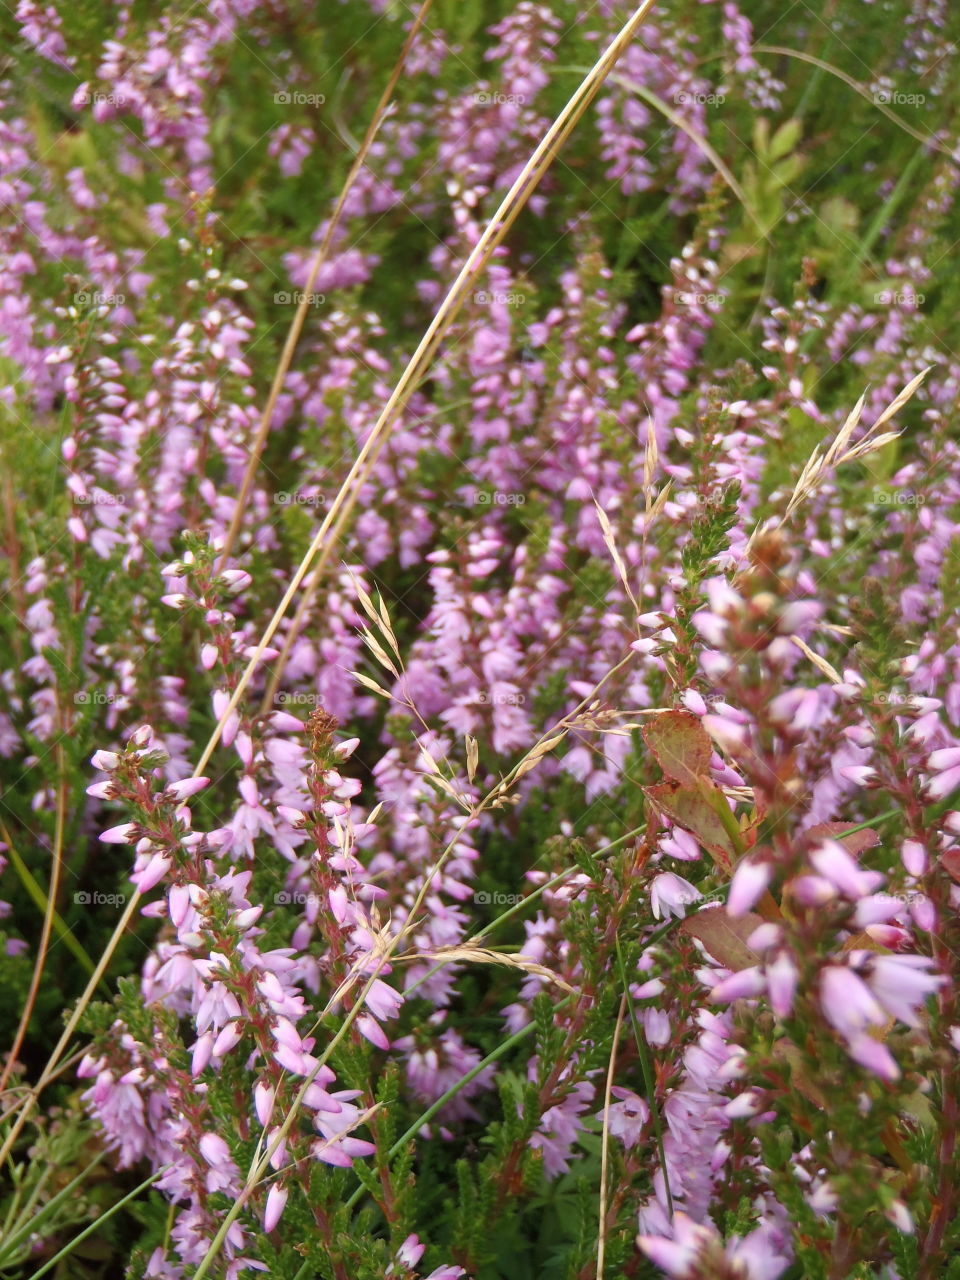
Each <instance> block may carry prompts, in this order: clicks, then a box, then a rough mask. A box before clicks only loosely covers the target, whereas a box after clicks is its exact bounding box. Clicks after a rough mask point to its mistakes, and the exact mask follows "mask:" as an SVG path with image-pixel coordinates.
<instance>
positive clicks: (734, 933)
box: [679, 907, 763, 970]
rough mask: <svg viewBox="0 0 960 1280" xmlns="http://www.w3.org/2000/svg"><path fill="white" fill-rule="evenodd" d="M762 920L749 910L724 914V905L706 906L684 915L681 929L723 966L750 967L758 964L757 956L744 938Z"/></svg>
mask: <svg viewBox="0 0 960 1280" xmlns="http://www.w3.org/2000/svg"><path fill="white" fill-rule="evenodd" d="M762 924H763V919H762V918H761V917H760V916H758V915H754V913H753V912H752V911H748V912H747V914H746V915H744V916H731V915H728V914H727V909H726V907H706V908H704V910H703V911H698V912H697V914H696V915H693V916H687V917H686V919H684V920H683V921H681V923H680V926H679V927H680V928H681V929H682V930H683V932H684V933H687V934H689V935H690V936H691V937H692V938H697V939H699V941H700V942H702V943H703V945H704V946H705V947H706V949H707V950H708V951H709V952H710V954H711V955H712V956H713V958H714V960H716V961H717V963H718V964H722V965H723V967H724V968H725V969H736V970H739V969H749V968H750V966H751V965H755V964H760V962H761V961H760V956H758V955H757V953H756V951H754V950H752V949H751V948H750V947H748V946H747V939H748V938H749V937H750V935H751V933H753V931H754V929H757V928H759V926H760V925H762Z"/></svg>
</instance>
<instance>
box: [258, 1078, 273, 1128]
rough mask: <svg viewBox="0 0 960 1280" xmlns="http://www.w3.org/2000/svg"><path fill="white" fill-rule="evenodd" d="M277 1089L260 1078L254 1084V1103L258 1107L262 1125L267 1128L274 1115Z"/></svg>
mask: <svg viewBox="0 0 960 1280" xmlns="http://www.w3.org/2000/svg"><path fill="white" fill-rule="evenodd" d="M276 1096H277V1091H276V1089H271V1087H270V1086H269V1085H268V1084H265V1083H264V1082H263V1081H262V1080H258V1081H257V1083H256V1084H255V1085H254V1086H253V1105H254V1107H255V1108H256V1112H257V1119H258V1120H259V1121H260V1123H261V1125H262V1126H263V1127H264V1128H266V1127H267V1125H268V1124H269V1123H270V1120H271V1118H272V1116H273V1106H274V1102H275V1101H276Z"/></svg>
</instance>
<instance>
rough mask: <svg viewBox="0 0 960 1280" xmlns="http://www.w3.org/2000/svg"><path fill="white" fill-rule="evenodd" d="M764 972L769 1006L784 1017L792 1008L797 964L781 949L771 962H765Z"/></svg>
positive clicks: (778, 1015)
mask: <svg viewBox="0 0 960 1280" xmlns="http://www.w3.org/2000/svg"><path fill="white" fill-rule="evenodd" d="M765 974H766V979H767V992H768V994H769V996H770V1007H771V1008H772V1009H773V1012H774V1013H775V1014H776V1015H777V1017H778V1018H785V1017H787V1015H788V1014H789V1013H790V1010H791V1009H792V1008H793V999H794V996H795V995H796V992H797V981H798V978H799V974H798V973H797V966H796V965H795V964H794V962H793V959H792V957H791V956H790V955H789V953H788V952H786V951H781V952H780V954H779V955H778V956H777V958H776V959H775V960H774V961H773V962H772V963H768V964H767V966H766V969H765Z"/></svg>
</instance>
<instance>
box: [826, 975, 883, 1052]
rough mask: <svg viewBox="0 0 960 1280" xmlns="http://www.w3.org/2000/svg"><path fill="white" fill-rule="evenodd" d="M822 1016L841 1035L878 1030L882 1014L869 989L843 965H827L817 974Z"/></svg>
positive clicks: (880, 1025) (881, 1021) (881, 1023)
mask: <svg viewBox="0 0 960 1280" xmlns="http://www.w3.org/2000/svg"><path fill="white" fill-rule="evenodd" d="M820 999H821V1002H822V1006H823V1012H824V1016H825V1017H826V1019H827V1021H828V1022H829V1023H830V1024H831V1025H832V1026H833V1027H835V1028H836V1030H837V1031H839V1032H840V1034H841V1035H842V1036H851V1035H853V1034H855V1033H856V1032H859V1031H864V1030H865V1029H866V1028H867V1027H870V1026H874V1027H882V1026H883V1024H884V1023H885V1022H886V1014H885V1013H884V1011H883V1009H882V1008H881V1007H880V1005H879V1003H878V1002H877V1000H876V999H875V998H874V996H873V995H872V993H871V991H870V988H869V987H868V986H867V985H866V983H864V982H863V981H862V979H860V978H858V977H857V975H856V974H855V973H854V972H853V971H852V970H851V969H848V968H847V967H846V966H845V965H827V966H826V968H824V970H823V971H822V973H821V974H820Z"/></svg>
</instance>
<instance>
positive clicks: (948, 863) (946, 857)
mask: <svg viewBox="0 0 960 1280" xmlns="http://www.w3.org/2000/svg"><path fill="white" fill-rule="evenodd" d="M939 862H940V865H941V867H943V869H944V871H946V873H947V875H948V876H949V877H950V879H951V880H956V882H957V884H960V849H948V850H947V851H946V853H941V855H940V858H939Z"/></svg>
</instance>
